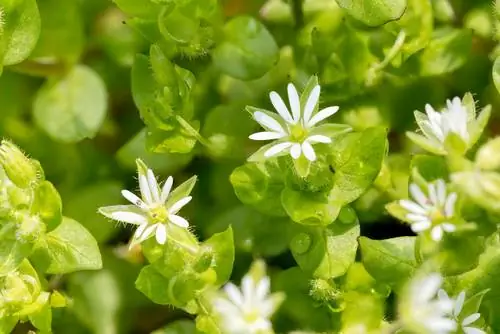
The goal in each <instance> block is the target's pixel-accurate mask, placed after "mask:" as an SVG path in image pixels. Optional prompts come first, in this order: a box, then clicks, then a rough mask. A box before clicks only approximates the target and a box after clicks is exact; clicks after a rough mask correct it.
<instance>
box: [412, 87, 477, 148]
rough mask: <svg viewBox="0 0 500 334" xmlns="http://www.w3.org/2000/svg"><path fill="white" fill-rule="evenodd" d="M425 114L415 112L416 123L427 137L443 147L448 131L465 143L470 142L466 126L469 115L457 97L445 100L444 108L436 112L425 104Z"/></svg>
mask: <svg viewBox="0 0 500 334" xmlns="http://www.w3.org/2000/svg"><path fill="white" fill-rule="evenodd" d="M425 112H426V115H424V114H422V113H419V112H417V113H416V114H415V117H416V118H417V122H418V125H419V127H420V129H421V130H422V132H423V134H424V135H425V137H427V139H429V140H430V141H431V142H433V143H434V144H436V145H437V146H438V147H441V148H442V147H443V144H444V142H445V140H446V137H447V136H448V134H450V133H455V134H456V135H458V136H459V137H460V138H461V139H462V140H463V141H464V142H465V143H466V144H469V142H470V134H469V131H468V128H467V125H468V122H469V119H468V117H469V115H468V112H467V107H466V106H465V105H464V104H463V103H462V100H460V98H459V97H455V98H453V99H452V100H451V101H450V100H446V108H444V109H443V110H442V111H441V112H437V111H436V110H434V108H433V107H432V106H431V105H430V104H426V105H425Z"/></svg>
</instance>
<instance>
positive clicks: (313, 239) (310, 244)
mask: <svg viewBox="0 0 500 334" xmlns="http://www.w3.org/2000/svg"><path fill="white" fill-rule="evenodd" d="M295 227H296V228H295V231H294V233H293V236H292V237H291V239H290V249H291V251H292V254H293V257H294V258H295V260H296V261H297V263H298V264H299V266H300V268H301V269H302V270H304V271H306V272H309V273H311V274H312V275H313V276H314V277H318V278H325V279H329V278H334V277H339V276H342V275H344V274H345V273H346V272H347V269H349V267H350V266H351V264H352V263H354V259H355V256H356V250H357V249H358V240H357V239H358V237H359V233H360V229H359V224H357V223H356V224H349V225H347V224H338V223H334V224H330V225H328V226H325V227H309V226H301V225H296V226H295Z"/></svg>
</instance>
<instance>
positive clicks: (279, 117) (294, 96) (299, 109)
mask: <svg viewBox="0 0 500 334" xmlns="http://www.w3.org/2000/svg"><path fill="white" fill-rule="evenodd" d="M306 91H307V90H306ZM320 91H321V87H320V86H319V85H317V84H316V85H315V86H314V88H313V89H312V90H311V91H310V93H309V95H308V96H303V98H304V99H303V100H304V101H305V104H304V105H302V104H301V98H300V97H299V94H298V92H297V89H296V88H295V86H294V85H293V84H292V83H290V84H288V100H289V102H290V109H288V107H287V106H286V104H285V102H284V101H283V99H282V98H281V97H280V96H279V95H278V93H276V92H271V93H270V94H269V97H270V99H271V103H272V104H273V106H274V108H275V109H276V111H277V113H278V114H275V113H272V112H269V111H265V110H261V109H255V110H252V115H253V118H254V119H255V120H256V121H257V122H258V123H259V124H260V125H261V126H262V127H263V128H264V129H265V130H266V131H263V132H257V133H254V134H252V135H250V139H252V140H275V142H273V143H271V144H269V145H266V146H265V147H264V148H265V150H264V152H263V154H264V157H265V158H269V157H273V156H278V155H283V154H287V153H289V154H290V155H291V156H292V158H293V159H299V158H300V157H301V156H304V157H305V158H306V159H307V160H309V161H311V162H312V161H315V160H316V152H315V150H314V148H313V146H312V145H314V144H317V143H323V144H329V143H331V142H332V140H331V138H330V136H331V133H330V132H331V129H328V127H325V126H324V125H323V126H318V124H319V123H320V122H322V121H324V120H325V119H327V118H328V117H330V116H332V115H333V114H335V113H336V112H337V111H338V110H339V107H337V106H333V107H327V108H325V109H322V110H320V111H318V112H316V110H317V109H318V101H319V95H320ZM325 125H332V124H325ZM335 126H336V127H337V128H336V129H335V130H336V131H341V132H345V131H349V130H350V128H349V127H347V126H343V125H335Z"/></svg>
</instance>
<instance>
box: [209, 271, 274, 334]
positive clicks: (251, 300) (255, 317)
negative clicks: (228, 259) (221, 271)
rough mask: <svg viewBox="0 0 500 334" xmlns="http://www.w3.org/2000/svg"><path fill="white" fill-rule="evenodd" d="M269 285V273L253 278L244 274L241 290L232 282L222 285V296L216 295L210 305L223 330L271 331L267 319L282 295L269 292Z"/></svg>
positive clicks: (241, 332) (238, 333)
mask: <svg viewBox="0 0 500 334" xmlns="http://www.w3.org/2000/svg"><path fill="white" fill-rule="evenodd" d="M270 285H271V282H270V279H269V277H268V276H264V277H262V278H261V279H260V280H258V281H256V280H255V279H254V278H253V277H252V276H251V275H250V274H247V275H245V276H244V277H243V279H242V281H241V286H242V289H241V290H240V289H239V288H238V287H237V286H235V285H234V284H232V283H227V284H226V285H225V286H224V292H225V296H223V297H217V298H215V299H214V301H213V305H214V309H215V310H216V312H217V313H218V314H219V316H220V318H221V320H222V326H223V327H224V329H225V333H229V334H254V333H255V334H257V333H267V332H268V331H270V330H272V323H271V320H270V318H271V316H272V314H273V313H274V312H275V311H276V309H277V308H278V307H279V304H280V303H281V301H282V298H281V296H279V295H271V294H270Z"/></svg>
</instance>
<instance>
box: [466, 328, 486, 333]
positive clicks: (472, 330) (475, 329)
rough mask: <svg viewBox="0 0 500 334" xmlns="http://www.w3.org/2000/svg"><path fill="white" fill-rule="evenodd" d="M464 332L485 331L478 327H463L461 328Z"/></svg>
mask: <svg viewBox="0 0 500 334" xmlns="http://www.w3.org/2000/svg"><path fill="white" fill-rule="evenodd" d="M462 330H463V331H464V333H465V334H486V332H485V331H483V330H481V329H479V328H474V327H464V328H462Z"/></svg>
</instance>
